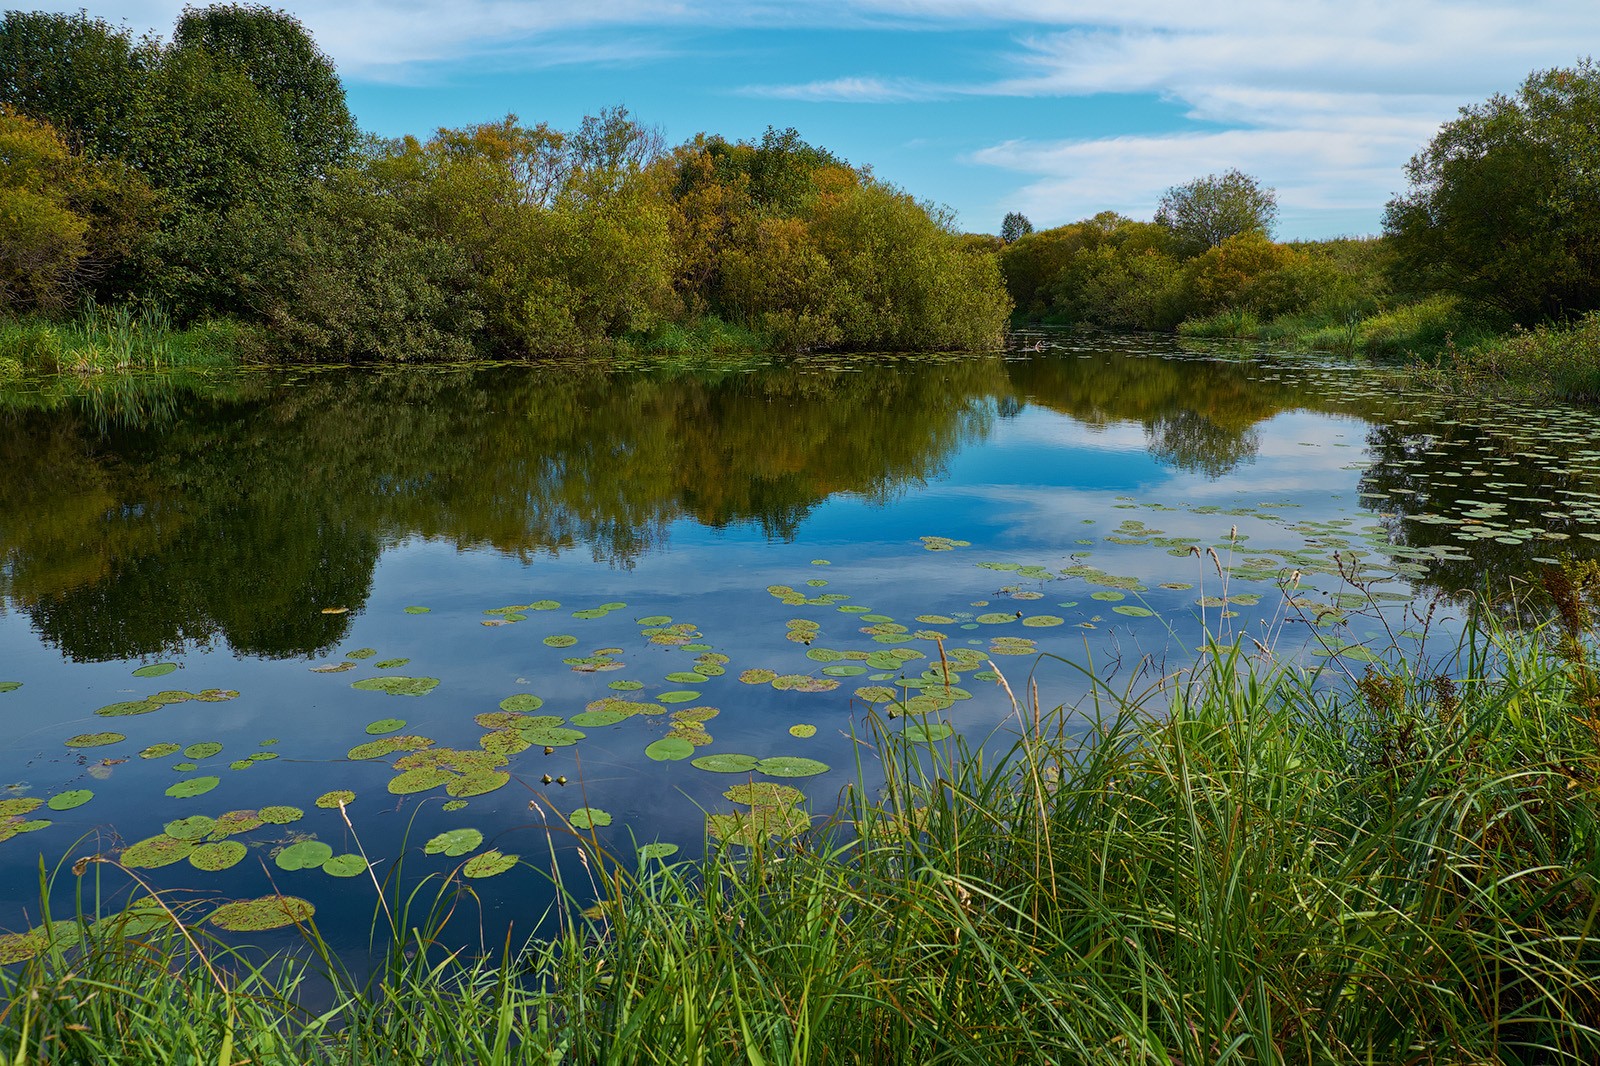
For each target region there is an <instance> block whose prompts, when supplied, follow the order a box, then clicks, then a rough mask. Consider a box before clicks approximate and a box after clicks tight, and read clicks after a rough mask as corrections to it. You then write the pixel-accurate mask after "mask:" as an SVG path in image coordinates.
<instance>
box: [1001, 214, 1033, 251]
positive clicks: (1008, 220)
mask: <svg viewBox="0 0 1600 1066" xmlns="http://www.w3.org/2000/svg"><path fill="white" fill-rule="evenodd" d="M1032 232H1033V223H1032V222H1029V221H1028V216H1027V215H1024V214H1023V213H1022V212H1021V211H1010V212H1007V213H1006V217H1005V220H1004V221H1002V222H1001V223H1000V239H1001V240H1002V241H1004V242H1005V243H1007V244H1012V243H1014V242H1015V241H1017V240H1018V239H1019V238H1022V237H1026V236H1027V235H1028V234H1030V233H1032Z"/></svg>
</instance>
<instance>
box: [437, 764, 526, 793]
mask: <svg viewBox="0 0 1600 1066" xmlns="http://www.w3.org/2000/svg"><path fill="white" fill-rule="evenodd" d="M510 780H511V775H510V774H509V773H506V772H505V771H504V770H476V771H473V772H472V773H468V774H462V775H461V776H460V777H458V778H456V779H455V780H454V781H451V782H450V783H449V784H448V785H446V786H445V787H444V790H445V792H447V793H448V794H450V795H452V796H455V797H456V798H457V799H464V798H467V797H471V796H484V795H487V794H488V793H490V792H493V791H494V790H495V789H497V788H504V787H505V786H506V784H507V783H508V782H510Z"/></svg>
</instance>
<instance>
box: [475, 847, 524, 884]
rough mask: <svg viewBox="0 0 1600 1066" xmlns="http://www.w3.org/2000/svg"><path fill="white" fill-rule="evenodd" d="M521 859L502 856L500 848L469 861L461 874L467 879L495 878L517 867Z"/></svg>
mask: <svg viewBox="0 0 1600 1066" xmlns="http://www.w3.org/2000/svg"><path fill="white" fill-rule="evenodd" d="M520 857H521V856H518V855H502V854H501V853H500V851H499V849H498V848H496V849H492V850H490V851H486V852H484V853H483V854H482V855H476V856H474V857H472V858H470V859H468V860H467V861H466V864H465V865H463V866H462V867H461V873H462V874H463V875H464V876H466V877H494V876H495V875H497V874H503V873H505V872H506V871H507V870H509V869H511V868H512V867H513V866H515V865H516V864H517V859H519V858H520Z"/></svg>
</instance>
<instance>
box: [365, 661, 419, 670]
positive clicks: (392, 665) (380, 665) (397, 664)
mask: <svg viewBox="0 0 1600 1066" xmlns="http://www.w3.org/2000/svg"><path fill="white" fill-rule="evenodd" d="M410 661H411V660H410V659H379V660H378V661H377V662H375V663H373V664H372V667H373V669H374V670H398V669H400V668H401V667H402V666H404V665H406V663H409V662H410Z"/></svg>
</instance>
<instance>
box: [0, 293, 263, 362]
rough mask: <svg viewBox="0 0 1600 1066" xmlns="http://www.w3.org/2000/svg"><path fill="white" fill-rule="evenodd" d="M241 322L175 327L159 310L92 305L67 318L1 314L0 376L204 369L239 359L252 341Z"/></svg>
mask: <svg viewBox="0 0 1600 1066" xmlns="http://www.w3.org/2000/svg"><path fill="white" fill-rule="evenodd" d="M248 333H249V331H248V329H247V328H246V327H244V326H242V325H240V324H239V323H234V322H227V321H219V322H205V323H200V324H198V325H195V326H192V327H190V328H188V329H185V330H177V329H174V328H173V324H172V322H171V320H170V319H169V318H168V316H167V314H166V312H164V311H162V310H161V309H159V308H154V307H148V306H140V307H134V306H129V305H125V304H119V305H115V306H111V307H106V306H101V305H97V304H94V303H89V304H87V305H86V306H84V307H83V308H82V309H81V310H80V311H79V313H78V314H77V315H76V316H75V317H73V318H71V319H67V320H64V321H54V320H51V319H48V318H44V317H42V316H38V315H30V316H24V317H20V318H4V317H0V380H4V379H5V378H6V377H20V376H22V375H23V374H25V373H40V374H56V373H71V374H85V375H87V374H104V373H111V372H117V371H129V370H169V369H200V368H204V367H209V366H223V365H229V364H232V363H234V362H236V361H237V360H238V358H239V356H240V355H241V353H242V350H243V349H244V348H245V347H246V345H247V342H248V341H249V340H250V338H249V336H248Z"/></svg>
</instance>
